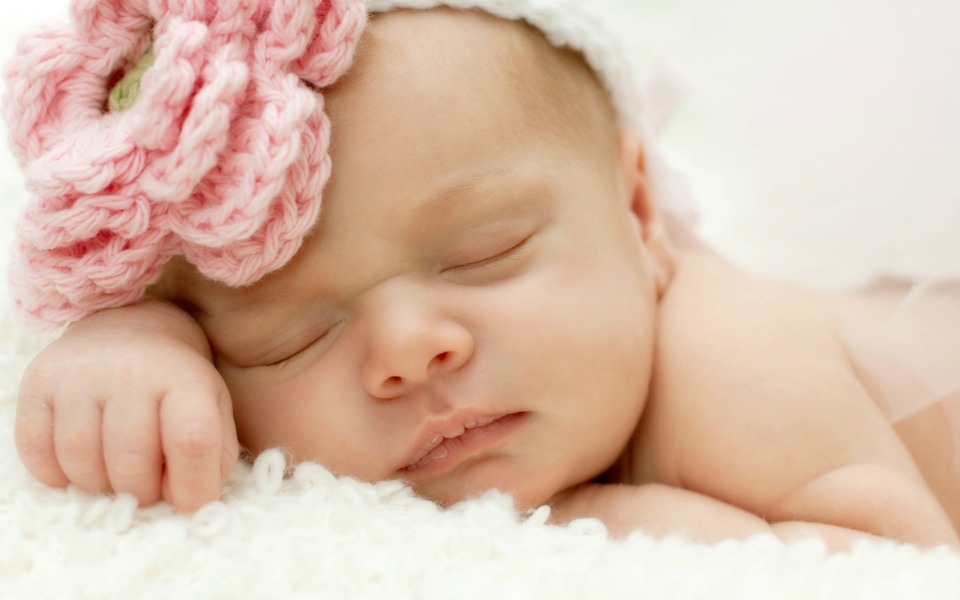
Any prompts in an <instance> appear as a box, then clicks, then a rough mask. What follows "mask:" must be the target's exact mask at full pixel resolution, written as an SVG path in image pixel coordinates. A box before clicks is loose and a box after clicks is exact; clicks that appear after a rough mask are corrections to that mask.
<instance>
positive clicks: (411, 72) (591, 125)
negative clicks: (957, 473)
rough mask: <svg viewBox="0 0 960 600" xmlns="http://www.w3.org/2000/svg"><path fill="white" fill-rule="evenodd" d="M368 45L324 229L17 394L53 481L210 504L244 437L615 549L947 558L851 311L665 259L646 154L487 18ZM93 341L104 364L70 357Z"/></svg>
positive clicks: (180, 266)
mask: <svg viewBox="0 0 960 600" xmlns="http://www.w3.org/2000/svg"><path fill="white" fill-rule="evenodd" d="M365 35H366V38H365V46H364V47H363V48H362V50H361V52H360V54H359V55H358V59H357V65H356V67H355V68H354V69H353V70H352V71H351V73H350V74H349V75H348V77H347V78H346V79H344V80H343V81H341V82H339V83H338V85H337V86H336V87H335V88H334V89H332V90H329V91H328V93H327V94H326V103H327V109H328V111H329V114H330V116H331V122H332V123H333V125H334V132H335V137H334V145H333V148H332V150H331V153H332V156H333V161H334V164H335V165H337V167H336V168H335V169H334V173H333V176H332V179H331V181H330V183H329V184H328V187H327V189H326V190H325V193H324V208H323V213H322V216H321V220H320V222H319V223H318V226H317V229H316V231H315V232H314V234H313V235H312V236H311V238H310V239H308V240H307V241H306V243H305V244H304V246H303V248H302V249H301V251H300V252H299V253H298V255H297V256H296V257H295V258H294V260H293V261H292V262H291V263H290V264H289V265H288V266H287V267H285V268H284V269H282V270H281V271H279V272H277V273H274V274H271V275H269V276H267V277H266V278H264V279H263V280H261V281H260V282H258V283H257V284H255V285H253V286H250V287H248V288H244V289H241V290H235V289H230V288H227V287H225V286H222V285H219V284H217V283H214V282H210V281H205V280H203V279H202V278H200V277H199V276H197V274H196V272H195V271H193V270H192V268H191V267H190V266H189V265H188V264H186V263H184V262H182V261H175V262H174V263H171V265H170V266H169V268H168V269H167V273H166V275H165V278H164V280H163V281H162V282H161V283H160V284H159V285H158V286H157V287H156V288H155V290H154V292H155V294H157V296H159V297H161V298H166V299H169V300H172V301H174V302H176V303H179V305H180V306H181V307H183V308H184V309H186V311H188V312H186V311H184V310H181V309H178V308H176V307H174V306H173V305H172V304H169V303H166V302H161V301H155V300H154V301H148V302H145V303H142V304H139V305H134V306H129V307H125V308H122V309H116V310H112V311H104V312H103V313H100V314H98V315H96V316H94V317H92V318H91V319H88V320H85V321H83V322H81V323H78V324H75V325H73V326H71V327H70V328H69V329H68V331H67V332H66V334H65V335H64V336H63V337H62V338H61V339H60V340H58V341H57V342H54V344H52V345H51V346H50V347H48V348H47V349H46V350H44V351H43V352H42V353H41V354H40V355H39V356H38V357H37V359H36V360H35V361H34V364H33V365H32V366H31V368H30V369H29V370H28V372H27V373H26V374H25V376H24V380H23V384H22V387H21V398H20V403H19V405H18V427H17V445H18V449H19V451H20V453H21V456H22V457H23V459H24V462H25V464H26V465H27V467H28V468H29V469H30V470H31V472H32V473H34V475H36V476H37V478H38V479H40V480H41V481H44V482H46V483H48V484H50V485H61V486H62V485H65V484H66V483H68V482H73V483H75V484H77V485H79V486H80V487H82V488H84V489H87V490H90V491H98V492H105V491H110V490H114V491H127V492H131V493H134V494H135V495H136V496H137V498H138V499H139V500H140V501H141V502H143V503H148V502H151V501H154V500H156V499H158V498H160V497H164V498H167V499H169V500H171V501H172V502H173V503H174V504H175V506H177V507H178V508H180V509H183V510H193V509H195V508H197V507H198V506H200V505H201V504H203V503H204V502H207V501H210V500H213V499H215V498H216V497H217V494H216V490H217V486H218V485H219V483H220V481H221V480H222V477H223V476H224V474H225V473H226V472H227V466H229V464H232V461H233V459H234V458H235V456H236V448H237V447H236V438H235V437H234V435H235V434H236V435H238V437H239V441H240V442H241V443H242V444H243V445H244V446H246V447H248V448H250V449H251V450H252V451H254V452H256V451H260V450H263V449H266V448H270V447H276V446H282V447H284V448H286V449H288V450H289V451H290V452H291V453H292V454H293V455H294V456H295V457H296V458H297V459H298V460H315V461H319V462H321V463H323V464H325V465H326V466H328V467H329V468H331V469H332V470H333V471H335V472H337V473H340V474H346V475H351V476H355V477H359V478H361V479H365V480H369V481H376V480H381V479H389V478H401V479H405V480H407V481H408V482H409V483H410V484H411V485H412V486H413V487H414V488H415V489H416V490H417V491H418V492H419V493H421V494H423V495H424V496H426V497H428V498H431V499H434V500H436V501H437V502H440V503H442V504H449V503H452V502H456V501H459V500H462V499H465V498H469V497H472V496H474V495H476V494H478V493H480V492H482V491H484V490H486V489H490V488H494V487H496V488H499V489H502V490H504V491H507V492H509V493H511V494H513V495H514V497H515V498H516V500H517V502H518V504H519V505H521V506H537V505H540V504H543V503H550V504H552V505H553V507H554V514H555V518H556V520H557V521H558V522H562V521H565V520H569V519H572V518H576V517H579V516H600V517H601V518H603V519H604V520H605V522H606V523H607V524H608V526H609V527H610V529H611V530H612V531H613V532H614V533H615V534H618V535H622V534H625V533H626V532H628V531H631V530H634V529H643V530H646V531H649V532H651V533H654V534H657V535H662V534H668V533H677V532H681V533H686V534H687V535H689V536H691V537H692V538H694V539H698V540H703V541H715V540H718V539H723V538H726V537H743V536H747V535H751V534H754V533H760V532H768V533H774V534H776V535H779V536H780V537H782V538H783V539H787V540H790V539H797V538H799V537H805V536H810V535H818V536H822V537H824V538H825V539H827V540H828V541H829V542H830V544H831V546H832V547H835V548H844V547H846V546H848V545H849V544H850V543H851V542H852V541H854V540H856V539H861V538H863V537H867V536H871V535H874V536H884V537H891V538H894V539H899V540H902V541H909V542H914V543H918V544H922V545H926V546H932V545H937V544H951V545H956V544H957V542H958V539H957V533H956V529H955V528H956V525H957V523H956V521H954V522H953V523H951V521H950V518H949V517H948V515H947V513H946V512H945V510H944V507H943V506H941V505H940V503H938V501H937V498H938V497H939V498H941V499H943V498H950V497H951V496H949V494H950V493H952V492H951V491H950V490H951V489H954V490H955V487H954V488H950V487H949V486H950V485H953V486H955V485H956V477H954V479H952V480H949V477H947V480H948V481H947V483H945V484H942V483H938V482H939V479H936V478H925V476H926V475H927V474H928V473H931V472H932V471H931V469H932V468H933V467H932V466H931V465H932V463H930V461H929V460H927V459H925V458H921V457H920V456H921V454H922V453H921V452H920V450H921V449H922V448H921V447H920V446H921V445H923V444H926V443H928V442H926V441H924V442H922V443H921V442H917V441H916V440H914V439H913V438H911V437H910V435H909V434H906V435H905V437H904V438H903V439H901V438H900V437H899V436H898V432H897V430H895V429H894V427H893V426H891V425H890V422H889V421H888V419H887V418H886V417H885V416H884V415H883V414H882V413H881V411H880V409H879V408H878V406H877V404H876V402H875V401H874V400H873V398H872V397H871V395H870V393H869V392H868V391H867V389H866V387H865V386H864V385H863V384H862V382H861V381H860V379H859V378H858V375H857V373H856V371H855V369H854V368H853V367H852V365H851V363H850V360H849V357H848V355H847V352H846V349H845V347H844V346H843V343H842V341H841V340H840V337H839V335H838V332H839V331H840V329H841V328H842V326H843V324H844V323H843V318H842V316H841V315H840V312H841V309H840V308H839V304H834V303H833V301H831V300H827V299H825V297H823V296H821V295H817V294H813V293H807V292H801V291H798V290H794V289H792V288H788V287H786V286H782V285H779V284H774V283H771V282H768V281H765V280H762V279H760V278H757V277H753V276H751V275H748V274H745V273H743V272H741V271H739V270H737V269H736V268H734V267H732V266H730V265H728V264H726V263H725V262H723V261H722V260H720V259H718V258H717V257H715V256H713V255H711V254H710V253H709V252H706V251H704V250H698V249H695V248H693V247H692V246H690V245H689V244H687V243H686V242H679V243H678V245H679V246H680V247H679V248H674V247H673V244H672V242H677V241H678V239H677V237H676V236H672V235H671V233H670V231H671V227H670V223H669V222H668V221H667V220H665V217H664V216H663V215H662V214H661V213H660V212H659V210H658V209H657V207H656V205H655V204H654V203H653V201H652V199H651V198H650V197H649V195H648V193H647V182H646V172H645V168H644V157H643V148H642V146H641V145H640V144H639V142H638V141H637V140H636V139H635V138H634V137H633V136H631V135H630V134H628V133H624V132H620V131H618V130H617V127H616V124H615V121H614V120H613V117H612V113H611V110H610V108H609V106H607V104H606V102H605V100H604V99H603V93H602V91H601V90H600V89H599V88H598V87H597V86H596V83H595V82H594V81H593V80H592V78H591V76H590V75H589V73H588V71H587V70H586V68H585V67H584V66H583V65H577V64H573V63H570V62H569V61H570V59H569V57H567V56H561V55H560V54H559V53H555V52H553V50H552V49H550V47H549V46H548V45H547V44H546V42H545V41H544V40H542V39H540V38H539V37H538V35H536V34H533V33H532V32H530V31H529V30H527V29H526V28H524V27H521V26H518V25H516V24H508V23H504V22H501V21H497V20H496V19H493V18H490V17H484V16H481V15H476V14H468V13H456V12H454V11H428V12H419V13H397V14H393V15H386V16H383V17H380V18H378V20H377V21H375V22H374V23H373V24H372V25H371V28H370V30H369V31H368V32H367V34H365ZM479 49H484V52H479V51H478V50H479ZM493 49H495V51H494V50H493ZM498 53H499V54H498ZM398 73H399V74H402V77H400V78H398V75H397V74H398ZM517 74H520V75H523V74H527V75H529V77H525V78H521V79H520V80H522V81H523V86H517V85H516V83H517V81H518V78H517ZM560 74H562V75H560ZM518 87H519V88H520V89H517V88H518ZM545 99H554V100H556V99H563V102H560V101H559V100H558V102H557V103H556V105H554V104H551V103H550V102H547V101H545ZM534 117H535V118H534ZM450 123H457V124H458V127H456V128H452V127H450V126H449V124H450ZM571 123H573V124H574V126H571ZM371 165H376V166H377V168H376V169H371ZM87 344H97V345H98V347H99V348H101V350H104V349H109V350H110V351H109V352H107V351H103V354H104V355H105V356H107V357H109V360H106V361H103V363H102V364H98V365H96V366H95V368H93V367H91V365H89V364H88V363H84V362H83V361H82V360H81V359H78V358H77V357H78V355H79V354H80V353H79V352H78V351H77V349H78V348H83V347H85V345H87ZM53 373H56V374H57V377H54V376H52V374H53ZM145 373H150V374H151V375H150V376H149V377H148V376H145V375H144V374H145ZM184 373H189V376H187V377H184V375H183V374H184ZM120 375H124V376H123V377H121V376H120ZM56 381H69V382H71V385H70V386H69V390H66V389H64V388H63V387H62V386H60V385H59V384H56ZM118 383H120V384H121V385H120V386H118ZM185 396H186V397H189V398H190V399H191V401H190V402H184V401H182V398H184V397H185ZM227 397H229V400H230V402H225V401H224V399H225V398H227ZM178 398H179V399H180V400H178ZM78 407H79V408H78ZM231 408H232V412H231ZM101 415H102V417H101ZM112 415H132V417H124V418H115V417H113V416H112ZM108 416H110V418H108ZM131 423H133V424H134V425H135V426H131ZM917 439H920V438H917ZM911 440H913V441H911ZM905 441H906V442H907V443H906V444H905V443H904V442H905ZM65 442H67V443H65ZM930 443H934V442H930ZM935 443H936V444H952V441H951V440H950V439H949V438H944V437H940V438H938V439H937V440H936V442H935ZM917 444H920V445H917ZM924 447H926V446H924ZM911 452H912V453H911ZM118 457H122V460H121V459H120V458H118ZM163 458H165V460H166V469H163V468H162V467H161V464H162V459H163ZM918 464H919V465H920V466H918ZM604 473H606V481H608V482H613V483H614V484H613V485H611V484H603V483H599V482H597V478H598V477H600V476H601V475H602V474H604ZM935 479H936V480H935ZM200 480H202V481H200ZM951 481H952V483H951ZM619 484H629V485H619ZM931 485H933V486H935V489H934V491H933V492H931V490H930V486H931ZM943 486H946V487H943Z"/></svg>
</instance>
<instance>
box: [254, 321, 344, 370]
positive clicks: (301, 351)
mask: <svg viewBox="0 0 960 600" xmlns="http://www.w3.org/2000/svg"><path fill="white" fill-rule="evenodd" d="M337 325H339V323H337V324H335V325H334V326H333V327H330V328H329V329H327V330H326V331H324V332H323V333H322V334H321V335H319V336H318V337H316V338H314V339H313V340H311V341H310V343H309V344H307V345H306V346H304V347H303V348H300V349H299V350H297V351H296V352H294V353H293V354H290V355H288V356H284V357H283V358H281V359H280V360H275V361H273V362H271V363H267V364H264V365H260V366H262V367H282V366H284V365H286V364H288V363H290V362H291V361H292V360H294V359H295V358H298V357H300V356H301V355H303V354H304V353H306V352H307V351H308V350H309V349H310V348H313V347H314V346H316V345H317V344H319V343H320V342H322V341H323V340H324V339H326V337H327V336H328V335H330V332H331V331H333V329H334V327H336V326H337Z"/></svg>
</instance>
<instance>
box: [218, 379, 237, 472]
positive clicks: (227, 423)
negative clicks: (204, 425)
mask: <svg viewBox="0 0 960 600" xmlns="http://www.w3.org/2000/svg"><path fill="white" fill-rule="evenodd" d="M217 398H218V399H217V408H218V409H219V412H220V426H221V432H220V434H221V438H220V439H221V441H222V449H221V452H220V456H221V463H220V482H221V483H223V482H224V481H226V480H227V477H229V476H230V473H232V472H233V467H234V466H235V465H236V464H237V459H239V458H240V442H239V440H238V439H237V424H236V422H235V421H234V420H233V403H232V402H231V401H230V393H229V392H227V390H226V389H224V390H223V391H222V392H221V393H220V394H218V396H217Z"/></svg>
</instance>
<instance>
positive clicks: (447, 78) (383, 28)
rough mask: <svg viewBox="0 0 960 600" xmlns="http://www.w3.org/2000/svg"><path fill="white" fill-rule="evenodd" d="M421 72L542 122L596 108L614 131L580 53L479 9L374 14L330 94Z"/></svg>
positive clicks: (440, 88)
mask: <svg viewBox="0 0 960 600" xmlns="http://www.w3.org/2000/svg"><path fill="white" fill-rule="evenodd" d="M421 76H433V77H434V78H435V79H434V81H433V82H432V83H433V84H434V85H435V86H436V87H435V88H434V90H433V93H435V94H437V95H444V94H451V93H454V94H456V93H458V92H460V91H461V90H463V89H476V86H477V85H483V86H485V88H486V89H485V93H484V99H485V101H486V102H488V103H491V104H493V103H501V104H510V105H512V106H514V107H526V108H529V109H530V110H529V114H528V115H527V116H528V117H530V118H531V119H532V120H537V121H539V123H538V124H539V125H546V126H548V127H556V126H566V127H569V126H570V125H571V123H570V122H571V120H575V119H573V117H575V116H577V115H584V116H585V115H586V114H587V113H591V112H593V113H598V114H599V113H602V117H603V119H604V120H605V121H608V122H609V123H610V124H611V127H613V128H617V126H616V122H617V121H618V118H617V116H616V114H615V110H614V108H613V106H612V101H611V98H610V97H609V94H608V92H607V90H606V88H604V86H603V85H602V84H601V83H600V81H599V80H598V77H597V76H596V74H595V73H594V71H593V70H592V69H591V68H590V67H589V66H588V65H587V64H586V62H585V60H584V58H583V57H582V56H581V55H580V54H579V53H577V52H575V51H572V50H569V49H566V48H559V47H556V46H554V45H553V44H551V43H550V42H549V41H548V40H547V39H546V37H545V36H544V34H543V33H542V32H541V31H540V30H538V29H535V28H534V27H532V26H530V25H528V24H527V23H525V22H524V21H515V20H506V19H502V18H500V17H497V16H494V15H491V14H489V13H486V12H483V11H480V10H460V9H453V8H446V7H441V8H434V9H429V10H397V11H392V12H387V13H380V14H374V15H372V18H371V20H370V23H369V25H368V26H367V29H366V30H365V32H364V34H363V36H362V38H361V40H360V43H359V46H358V49H357V54H356V57H355V62H354V65H353V67H352V68H351V70H350V71H349V72H348V73H347V75H346V76H345V77H343V78H342V79H341V80H340V81H339V82H337V84H335V85H334V86H333V87H332V88H330V89H329V90H328V93H329V94H334V95H335V94H337V93H338V91H339V90H342V89H343V88H347V87H350V86H354V85H358V84H359V85H365V84H366V85H370V84H372V85H371V86H370V87H371V88H372V89H373V90H374V92H373V93H376V91H377V90H382V89H384V88H386V87H389V86H407V85H409V84H410V82H411V80H413V79H416V78H418V77H421ZM441 76H442V77H441ZM591 107H592V108H593V109H594V110H589V108H591ZM551 116H552V117H559V118H556V119H552V120H548V119H547V117H551Z"/></svg>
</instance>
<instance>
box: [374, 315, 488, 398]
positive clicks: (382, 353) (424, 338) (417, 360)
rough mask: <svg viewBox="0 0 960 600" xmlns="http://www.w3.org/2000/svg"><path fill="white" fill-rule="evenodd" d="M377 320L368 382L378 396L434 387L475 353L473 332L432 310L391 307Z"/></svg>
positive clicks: (396, 394)
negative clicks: (438, 380) (440, 379)
mask: <svg viewBox="0 0 960 600" xmlns="http://www.w3.org/2000/svg"><path fill="white" fill-rule="evenodd" d="M372 320H373V321H374V323H373V324H372V326H371V329H370V333H369V335H370V341H369V356H368V358H367V362H366V364H365V365H364V368H363V385H364V387H365V388H366V391H367V393H369V394H370V395H372V396H374V397H376V398H382V399H391V398H397V397H400V396H402V395H404V394H405V393H407V392H409V391H411V390H412V389H416V388H418V387H420V386H425V385H430V384H431V383H432V382H434V381H436V380H437V379H438V378H440V377H442V376H444V375H447V374H449V373H452V372H455V371H457V370H458V369H460V368H461V367H463V366H464V365H465V364H466V363H467V362H469V360H470V359H471V357H472V356H473V346H474V340H473V336H472V335H471V333H470V332H469V331H468V330H467V329H466V328H465V327H464V326H463V325H461V324H460V323H458V322H456V321H455V320H452V319H450V318H449V317H446V316H444V315H441V314H437V313H436V312H433V311H432V310H431V309H430V308H427V307H417V306H406V307H404V309H402V310H397V309H394V310H386V311H383V312H381V313H380V314H378V315H377V316H376V317H373V319H372Z"/></svg>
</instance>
